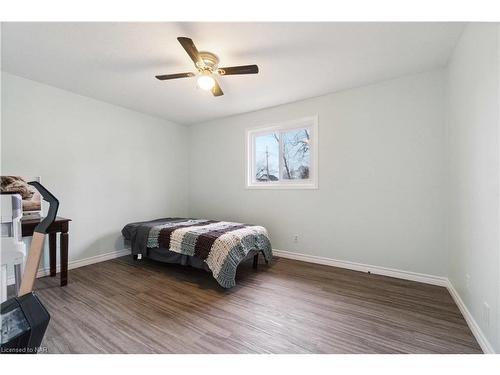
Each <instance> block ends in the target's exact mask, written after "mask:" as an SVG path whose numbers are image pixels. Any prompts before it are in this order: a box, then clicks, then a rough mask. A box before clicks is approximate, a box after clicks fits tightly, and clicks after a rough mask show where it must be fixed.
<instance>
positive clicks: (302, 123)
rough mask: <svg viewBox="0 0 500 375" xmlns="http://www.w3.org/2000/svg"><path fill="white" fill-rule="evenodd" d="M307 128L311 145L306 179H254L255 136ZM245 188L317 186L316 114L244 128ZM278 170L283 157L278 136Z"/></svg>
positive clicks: (311, 187)
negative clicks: (307, 177)
mask: <svg viewBox="0 0 500 375" xmlns="http://www.w3.org/2000/svg"><path fill="white" fill-rule="evenodd" d="M303 128H306V129H309V130H310V133H309V134H310V140H309V143H310V145H311V148H310V150H311V152H310V158H311V159H310V166H309V179H307V180H285V179H282V178H281V176H280V179H279V180H278V181H266V182H261V181H256V179H255V137H256V136H260V135H265V134H270V133H275V132H282V131H289V130H293V129H303ZM245 140H246V165H245V168H246V188H247V189H317V188H318V116H317V115H315V116H309V117H304V118H300V119H295V120H290V121H285V122H281V123H276V124H272V125H267V126H263V127H255V128H251V129H247V130H246V137H245ZM279 149H280V157H279V172H280V173H281V171H282V170H283V169H282V163H283V160H282V159H283V158H282V157H281V150H282V145H281V137H280V146H279Z"/></svg>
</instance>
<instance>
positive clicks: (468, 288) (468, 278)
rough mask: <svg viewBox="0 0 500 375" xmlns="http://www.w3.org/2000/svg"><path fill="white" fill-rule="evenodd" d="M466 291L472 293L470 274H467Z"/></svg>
mask: <svg viewBox="0 0 500 375" xmlns="http://www.w3.org/2000/svg"><path fill="white" fill-rule="evenodd" d="M465 289H467V291H468V292H470V275H469V274H468V273H466V274H465Z"/></svg>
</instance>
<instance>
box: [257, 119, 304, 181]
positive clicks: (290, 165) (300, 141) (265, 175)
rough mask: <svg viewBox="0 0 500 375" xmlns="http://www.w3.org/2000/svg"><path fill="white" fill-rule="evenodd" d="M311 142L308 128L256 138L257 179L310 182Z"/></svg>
mask: <svg viewBox="0 0 500 375" xmlns="http://www.w3.org/2000/svg"><path fill="white" fill-rule="evenodd" d="M280 139H281V143H280ZM309 140H310V135H309V130H308V129H294V130H289V131H283V132H275V133H270V134H266V135H261V136H256V137H255V149H256V152H255V158H256V160H255V179H256V180H257V181H260V182H265V181H278V180H279V179H280V178H281V179H284V180H304V179H308V178H309V167H310V153H309V149H310V144H309ZM280 147H281V150H280ZM280 158H281V171H280Z"/></svg>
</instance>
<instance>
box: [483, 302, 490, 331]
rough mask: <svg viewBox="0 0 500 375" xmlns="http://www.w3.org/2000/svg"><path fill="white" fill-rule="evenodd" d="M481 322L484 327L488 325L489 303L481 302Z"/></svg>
mask: <svg viewBox="0 0 500 375" xmlns="http://www.w3.org/2000/svg"><path fill="white" fill-rule="evenodd" d="M483 322H484V325H485V326H486V327H489V326H490V305H488V304H487V303H486V302H483Z"/></svg>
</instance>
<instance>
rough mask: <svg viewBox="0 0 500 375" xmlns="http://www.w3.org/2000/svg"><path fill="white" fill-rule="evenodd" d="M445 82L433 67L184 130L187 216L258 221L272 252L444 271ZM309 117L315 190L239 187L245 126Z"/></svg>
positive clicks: (241, 174)
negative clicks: (313, 118) (315, 143)
mask: <svg viewBox="0 0 500 375" xmlns="http://www.w3.org/2000/svg"><path fill="white" fill-rule="evenodd" d="M443 78H444V77H443V71H442V70H437V71H433V72H428V73H423V74H418V75H414V76H409V77H404V78H400V79H395V80H391V81H387V82H382V83H379V84H375V85H371V86H366V87H362V88H356V89H352V90H348V91H342V92H338V93H333V94H330V95H327V96H322V97H318V98H313V99H309V100H304V101H300V102H296V103H291V104H286V105H282V106H279V107H275V108H270V109H265V110H260V111H257V112H252V113H248V114H243V115H239V116H234V117H230V118H225V119H220V120H215V121H211V122H208V123H202V124H197V125H193V126H191V127H190V151H191V152H190V184H189V187H190V199H189V202H190V214H191V216H197V217H209V218H219V219H225V220H236V221H243V222H249V223H257V224H261V225H264V226H266V227H267V228H268V230H269V232H270V235H271V239H272V244H273V247H274V248H277V249H280V250H288V251H294V252H299V253H306V254H311V255H318V256H323V257H328V258H333V259H340V260H348V261H354V262H361V263H366V264H371V265H378V266H384V267H392V268H397V269H402V270H408V271H413V272H420V273H427V274H432V275H446V271H447V261H448V256H447V254H446V250H445V235H444V222H445V218H444V215H445V213H444V208H445V203H444V200H445V199H444V198H445V196H444V177H443V175H444V169H443V168H444V162H445V159H444V158H445V154H444V142H445V140H444V118H443V116H444V111H443V106H444V81H443ZM248 100H252V98H248ZM315 114H318V116H319V189H318V190H247V189H245V168H246V166H245V147H244V145H245V129H246V128H249V127H253V126H261V125H266V124H269V123H275V122H279V121H286V120H290V119H295V118H300V117H305V116H310V115H315ZM295 234H297V235H299V242H298V243H294V242H293V240H292V238H293V235H295Z"/></svg>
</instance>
